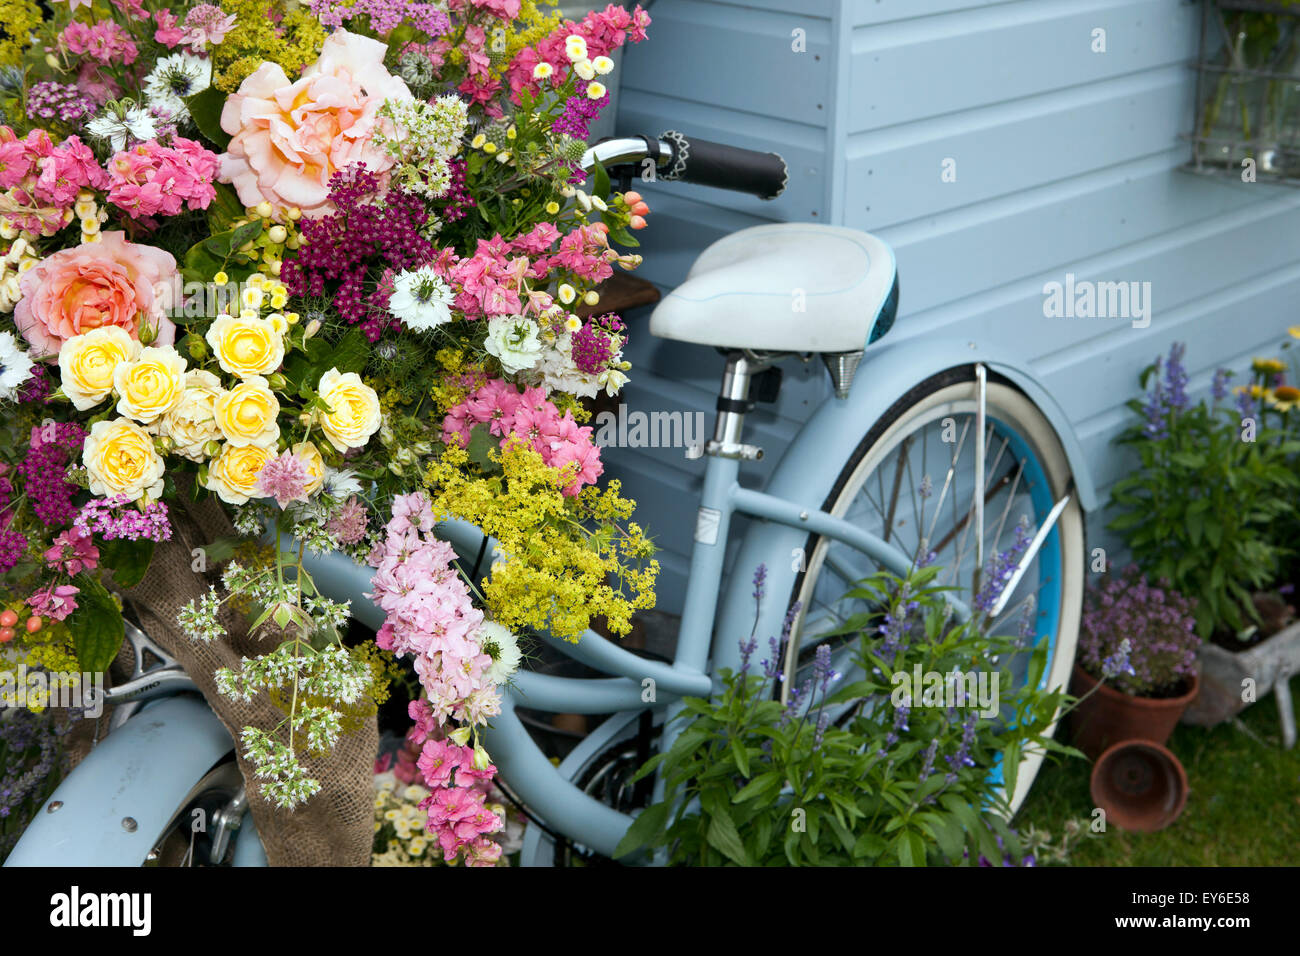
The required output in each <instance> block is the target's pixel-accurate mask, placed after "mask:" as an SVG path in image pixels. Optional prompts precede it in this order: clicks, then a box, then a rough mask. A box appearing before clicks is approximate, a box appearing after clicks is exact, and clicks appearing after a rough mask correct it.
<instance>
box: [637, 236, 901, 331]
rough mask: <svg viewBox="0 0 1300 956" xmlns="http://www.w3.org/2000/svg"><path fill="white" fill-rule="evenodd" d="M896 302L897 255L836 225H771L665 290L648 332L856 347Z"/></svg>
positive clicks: (734, 241) (723, 243)
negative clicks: (665, 292)
mask: <svg viewBox="0 0 1300 956" xmlns="http://www.w3.org/2000/svg"><path fill="white" fill-rule="evenodd" d="M897 307H898V274H897V269H896V267H895V264H894V253H893V250H891V249H890V248H889V246H888V245H886V244H885V243H884V242H882V241H881V240H880V239H877V238H876V237H875V236H872V235H869V234H868V233H865V232H860V231H859V230H857V229H846V228H843V227H841V226H823V225H814V224H811V223H777V224H774V225H769V226H754V227H753V228H750V229H742V230H741V231H740V232H737V233H733V234H731V235H730V236H727V237H726V238H724V239H719V240H718V241H717V242H715V243H714V244H713V245H711V246H709V247H708V248H707V249H705V250H704V252H702V253H701V254H700V257H699V258H698V259H696V260H695V264H694V265H693V266H692V267H691V271H690V272H689V273H688V274H687V277H686V281H685V282H683V283H682V284H681V285H680V286H678V287H677V288H676V289H674V290H673V291H672V292H671V293H669V294H668V295H667V296H665V297H664V299H663V301H661V302H660V303H659V306H658V308H656V309H655V311H654V314H653V315H652V316H651V318H650V333H651V334H652V335H656V336H659V337H660V338H664V339H673V340H675V341H678V342H692V343H695V344H697V345H713V346H718V347H720V348H725V349H749V350H751V351H764V352H822V353H835V352H860V351H862V349H863V348H865V347H866V346H867V345H868V344H869V343H871V342H874V341H875V340H876V339H878V338H880V336H882V335H884V334H885V332H887V331H888V330H889V326H890V325H892V324H893V321H894V313H895V311H896V310H897Z"/></svg>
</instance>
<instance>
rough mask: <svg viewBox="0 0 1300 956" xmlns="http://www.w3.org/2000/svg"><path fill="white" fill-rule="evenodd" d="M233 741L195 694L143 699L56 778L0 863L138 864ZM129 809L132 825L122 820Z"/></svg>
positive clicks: (7, 864) (232, 747)
mask: <svg viewBox="0 0 1300 956" xmlns="http://www.w3.org/2000/svg"><path fill="white" fill-rule="evenodd" d="M233 749H234V742H233V741H232V740H231V739H230V735H229V734H228V733H226V728H225V727H223V726H222V724H221V721H219V720H217V717H216V715H215V714H213V713H212V711H211V710H210V709H209V708H208V705H207V704H205V703H204V702H203V700H202V699H201V698H198V697H192V696H179V697H169V698H166V699H164V700H160V701H156V702H153V703H150V704H148V705H146V706H145V707H143V708H141V710H140V712H139V713H138V714H136V715H135V716H134V717H132V718H131V719H130V720H128V721H127V722H126V723H125V724H123V725H122V726H121V727H119V728H118V729H117V730H115V731H114V732H113V733H111V734H110V735H109V736H107V737H105V738H104V739H103V740H102V741H100V742H99V744H97V745H96V746H95V748H94V749H93V750H91V751H90V753H89V754H87V755H86V758H85V759H84V760H82V761H81V763H79V764H78V765H77V767H76V769H75V770H73V771H72V773H70V774H69V775H68V776H67V778H66V779H65V780H64V781H63V783H61V784H60V785H59V788H58V789H57V790H55V791H54V794H53V795H52V796H51V797H50V799H49V800H47V801H46V802H45V804H44V805H43V806H42V807H41V809H40V810H39V811H37V814H36V818H35V819H34V820H32V822H31V825H30V826H29V827H28V828H27V829H26V831H25V832H24V833H23V835H22V839H20V840H19V841H18V845H17V846H15V847H14V850H13V852H12V853H11V854H9V858H8V859H7V860H6V861H5V866H140V865H141V864H142V863H143V862H144V860H145V857H146V856H147V855H148V853H149V851H150V850H151V849H153V846H154V841H155V840H157V838H158V836H159V835H160V834H161V833H162V830H163V827H165V826H166V825H167V823H168V821H170V820H171V818H172V814H174V813H175V812H176V811H177V810H178V809H179V808H180V805H181V801H182V800H184V799H185V797H186V796H187V795H188V794H189V792H190V789H191V788H192V787H193V786H194V785H195V783H197V782H198V781H199V780H200V779H201V778H202V777H203V775H204V774H205V773H207V772H208V770H210V769H211V768H212V767H213V766H214V765H215V764H216V763H217V762H218V761H219V760H221V759H222V758H223V757H225V756H226V754H228V753H230V752H231V750H233ZM60 804H61V805H60ZM55 806H57V809H55V810H53V811H52V812H51V809H50V808H51V807H55ZM128 817H129V818H130V819H131V820H133V821H134V826H131V825H130V823H128V824H127V826H123V820H125V819H126V818H128ZM128 827H130V829H128ZM253 832H254V833H255V832H256V831H253ZM248 842H249V843H253V842H256V838H255V837H254V838H253V839H250V840H249V841H248ZM249 850H250V851H251V850H252V848H251V847H250V848H249Z"/></svg>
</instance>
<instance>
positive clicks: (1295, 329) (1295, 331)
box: [1286, 325, 1300, 339]
mask: <svg viewBox="0 0 1300 956" xmlns="http://www.w3.org/2000/svg"><path fill="white" fill-rule="evenodd" d="M1286 331H1287V334H1288V335H1290V336H1291V338H1293V339H1300V325H1293V326H1291V327H1290V328H1289V329H1287V330H1286Z"/></svg>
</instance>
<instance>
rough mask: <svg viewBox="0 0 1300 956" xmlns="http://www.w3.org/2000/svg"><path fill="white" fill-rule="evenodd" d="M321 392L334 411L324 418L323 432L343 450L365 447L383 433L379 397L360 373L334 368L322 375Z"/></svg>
mask: <svg viewBox="0 0 1300 956" xmlns="http://www.w3.org/2000/svg"><path fill="white" fill-rule="evenodd" d="M317 391H318V392H319V393H320V397H321V400H322V401H324V402H325V404H326V405H328V406H329V409H330V410H329V412H328V413H324V414H322V415H321V419H320V424H321V429H322V430H323V431H324V432H325V437H326V438H328V439H329V440H330V444H331V445H333V446H334V447H335V448H337V449H338V450H339V451H347V450H348V449H349V448H360V447H362V446H363V445H364V444H365V443H366V442H368V441H369V440H370V436H371V435H373V434H374V433H375V432H377V431H378V430H379V425H380V420H381V416H380V412H379V396H378V395H376V394H375V390H374V389H373V388H371V387H370V386H369V385H367V384H366V383H365V382H363V381H361V376H360V375H358V374H357V373H356V372H347V373H345V374H340V373H339V370H338V369H336V368H332V369H330V370H329V371H328V372H326V373H325V374H324V375H322V376H321V379H320V388H319V389H317Z"/></svg>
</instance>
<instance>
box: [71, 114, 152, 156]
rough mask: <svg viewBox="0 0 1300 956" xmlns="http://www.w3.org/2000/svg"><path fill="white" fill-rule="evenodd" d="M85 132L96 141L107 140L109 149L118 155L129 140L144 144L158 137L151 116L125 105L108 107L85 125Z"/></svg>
mask: <svg viewBox="0 0 1300 956" xmlns="http://www.w3.org/2000/svg"><path fill="white" fill-rule="evenodd" d="M86 131H87V132H88V133H90V135H91V136H93V137H95V138H96V139H106V140H108V145H109V147H110V148H111V149H112V150H113V152H115V153H118V152H121V151H122V150H124V149H126V146H127V142H128V141H129V140H135V141H137V142H141V143H143V142H145V141H146V140H151V139H153V138H154V137H156V136H157V135H158V126H157V124H156V123H155V121H154V118H153V115H152V114H151V113H150V112H149V111H148V110H147V109H145V108H144V107H143V106H136V105H134V104H127V105H125V106H121V105H119V106H118V107H116V108H114V107H110V108H109V109H108V110H107V111H106V112H104V113H102V114H100V115H99V116H96V117H95V118H94V119H93V120H91V121H90V122H89V123H87V124H86Z"/></svg>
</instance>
